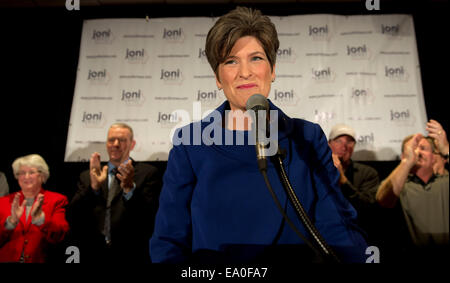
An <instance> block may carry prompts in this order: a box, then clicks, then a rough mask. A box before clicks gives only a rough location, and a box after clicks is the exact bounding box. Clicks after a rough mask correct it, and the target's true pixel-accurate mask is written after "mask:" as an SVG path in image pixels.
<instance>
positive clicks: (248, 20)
mask: <svg viewBox="0 0 450 283" xmlns="http://www.w3.org/2000/svg"><path fill="white" fill-rule="evenodd" d="M244 36H253V37H255V38H256V39H258V40H259V42H260V43H261V45H262V47H263V49H264V52H265V53H266V56H267V59H268V60H269V62H270V66H271V68H272V71H273V66H274V65H275V62H276V57H277V50H278V47H279V46H280V41H279V40H278V34H277V30H276V28H275V25H274V24H273V23H272V21H271V20H270V19H269V17H267V16H263V15H262V13H261V11H259V10H254V9H251V8H246V7H237V8H236V9H234V10H232V11H230V12H229V13H227V14H225V15H223V16H222V17H220V18H219V19H218V20H217V21H216V23H215V24H214V26H213V27H212V28H211V29H210V30H209V32H208V35H207V37H206V45H205V52H206V58H207V59H208V62H209V65H211V68H212V69H213V71H214V73H215V74H216V76H217V77H219V76H218V72H217V68H218V66H219V64H220V63H223V62H224V61H225V59H226V58H227V56H228V55H229V54H230V52H231V49H232V48H233V46H234V44H235V43H236V41H237V40H238V39H240V38H241V37H244Z"/></svg>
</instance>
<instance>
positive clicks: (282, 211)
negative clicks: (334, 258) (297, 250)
mask: <svg viewBox="0 0 450 283" xmlns="http://www.w3.org/2000/svg"><path fill="white" fill-rule="evenodd" d="M261 173H262V175H263V177H264V181H265V182H266V186H267V189H268V190H269V192H270V194H271V195H272V198H273V200H274V201H275V204H276V206H277V208H278V210H279V211H280V212H281V214H282V215H283V217H284V219H285V220H286V222H287V223H288V224H289V226H290V227H291V228H292V230H294V232H295V233H296V234H297V236H299V237H300V239H302V240H303V241H304V242H305V243H306V244H307V245H308V246H309V247H310V248H311V249H312V250H313V251H314V252H315V253H316V255H319V256H321V253H320V251H319V250H318V249H317V248H316V247H315V246H314V245H313V244H311V242H310V241H309V240H308V239H306V237H305V236H303V234H302V233H301V232H300V231H299V230H298V229H297V227H295V225H294V223H292V221H291V219H289V217H288V216H287V215H286V213H285V212H284V210H283V208H282V207H281V204H280V201H279V200H278V198H277V196H276V195H275V193H274V192H273V189H272V186H271V185H270V182H269V178H268V177H267V172H266V171H265V170H261Z"/></svg>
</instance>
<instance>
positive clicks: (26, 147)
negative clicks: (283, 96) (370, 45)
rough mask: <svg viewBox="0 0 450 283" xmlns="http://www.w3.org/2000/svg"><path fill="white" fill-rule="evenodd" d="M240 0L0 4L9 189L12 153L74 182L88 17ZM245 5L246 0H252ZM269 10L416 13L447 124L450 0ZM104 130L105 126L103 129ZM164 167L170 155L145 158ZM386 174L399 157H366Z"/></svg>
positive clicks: (434, 95)
mask: <svg viewBox="0 0 450 283" xmlns="http://www.w3.org/2000/svg"><path fill="white" fill-rule="evenodd" d="M235 6H236V4H215V5H214V4H212V5H206V4H202V5H196V4H190V5H187V4H185V5H175V4H154V5H145V6H137V5H120V6H117V5H116V6H107V5H106V6H101V7H84V6H83V1H81V9H80V10H79V11H68V10H66V9H65V7H64V6H62V7H51V8H50V7H31V8H5V7H2V8H1V9H0V37H1V44H0V55H1V61H0V62H1V64H0V68H1V84H0V88H1V93H0V97H1V100H0V101H1V104H0V105H1V111H0V112H1V114H0V115H1V116H0V117H1V118H0V119H1V122H2V123H1V125H2V127H1V128H0V129H1V138H0V140H1V142H0V144H1V149H2V150H1V152H0V154H1V158H0V171H3V172H5V174H6V176H7V179H8V183H9V186H10V190H11V191H17V190H19V187H18V184H17V181H16V180H15V179H14V176H13V174H12V169H11V164H12V162H13V161H14V159H15V158H17V157H19V156H24V155H27V154H31V153H38V154H40V155H41V156H42V157H44V159H45V160H46V161H47V163H48V165H49V167H50V179H49V180H48V183H47V184H46V185H44V187H45V188H47V189H50V190H53V191H57V192H60V193H63V194H66V195H67V196H68V197H69V199H70V198H71V197H72V195H73V194H74V192H75V190H76V182H77V179H78V176H79V173H80V172H81V171H82V170H85V169H87V168H88V164H87V163H66V162H64V153H65V146H66V139H67V131H68V123H69V118H70V111H71V106H72V99H73V94H74V87H75V79H76V70H77V64H78V55H79V46H80V39H81V30H82V24H83V20H84V19H95V18H134V17H136V18H145V16H147V15H148V16H149V17H178V16H193V17H197V16H220V15H222V14H224V13H226V12H227V11H229V10H231V9H232V8H234V7H235ZM247 6H248V5H247ZM251 6H252V7H255V8H259V9H261V10H262V12H263V13H264V14H267V15H280V16H283V15H294V14H314V13H332V14H341V15H358V14H361V15H368V14H391V13H402V14H412V15H413V19H414V25H415V32H416V38H417V45H418V52H419V61H420V65H421V71H422V85H423V90H424V96H425V103H426V105H425V106H426V110H427V115H428V118H433V119H436V120H438V121H439V122H440V123H441V124H442V125H443V126H444V129H445V130H446V131H447V130H448V119H447V112H446V111H447V107H446V105H447V104H446V100H447V95H448V93H449V91H448V88H447V87H444V86H445V83H447V82H448V75H449V72H448V68H449V65H448V58H449V55H448V53H449V49H448V44H447V38H446V37H447V36H448V34H449V32H448V26H449V9H448V6H449V5H448V1H440V0H434V1H431V0H429V1H383V0H381V10H380V11H367V10H366V8H365V1H360V2H358V1H351V2H348V1H343V2H337V1H333V2H331V3H326V2H322V1H321V2H318V3H315V2H308V3H303V2H298V3H285V4H281V3H280V4H274V3H272V4H270V3H266V4H252V5H251ZM105 137H106V133H105ZM148 163H150V164H153V165H156V166H157V167H158V168H160V169H161V172H163V171H164V170H165V167H166V162H148ZM365 163H367V164H369V165H372V166H373V167H374V168H375V169H377V170H378V172H379V174H380V178H381V179H383V178H385V177H387V175H388V174H389V173H390V172H391V170H392V169H393V168H394V167H395V166H396V165H397V163H398V162H397V161H391V162H382V161H377V162H365Z"/></svg>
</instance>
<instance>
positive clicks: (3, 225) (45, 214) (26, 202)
mask: <svg viewBox="0 0 450 283" xmlns="http://www.w3.org/2000/svg"><path fill="white" fill-rule="evenodd" d="M12 167H13V171H14V176H15V177H16V179H17V180H18V182H19V186H20V188H21V191H19V192H17V193H12V194H9V195H7V196H4V197H1V198H0V262H45V260H46V250H47V246H48V244H55V243H59V242H61V241H62V240H63V239H64V237H65V235H66V234H67V232H68V230H69V224H68V223H67V221H66V217H65V213H66V210H65V207H66V205H67V203H68V202H67V197H65V196H63V195H61V194H58V193H54V192H50V191H46V190H44V189H43V188H42V184H44V183H45V182H46V181H47V179H48V177H49V175H50V173H49V169H48V165H47V164H46V162H45V160H44V159H43V158H42V157H41V156H39V155H37V154H31V155H27V156H23V157H19V158H17V159H16V160H15V161H14V162H13V164H12Z"/></svg>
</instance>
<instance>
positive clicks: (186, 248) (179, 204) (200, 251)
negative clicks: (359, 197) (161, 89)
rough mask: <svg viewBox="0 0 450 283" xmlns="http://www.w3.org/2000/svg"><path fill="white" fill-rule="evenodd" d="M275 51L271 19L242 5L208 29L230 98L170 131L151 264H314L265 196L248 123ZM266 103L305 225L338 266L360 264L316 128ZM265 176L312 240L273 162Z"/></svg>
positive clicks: (350, 219)
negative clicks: (171, 142) (249, 107)
mask: <svg viewBox="0 0 450 283" xmlns="http://www.w3.org/2000/svg"><path fill="white" fill-rule="evenodd" d="M278 47H279V41H278V37H277V32H276V29H275V26H274V25H273V23H272V22H271V21H270V19H269V18H268V17H266V16H263V15H262V14H261V13H260V12H259V11H257V10H252V9H249V8H241V7H238V8H237V9H235V10H233V11H231V12H230V13H228V14H226V15H224V16H222V17H221V18H220V19H219V20H218V21H217V22H216V23H215V25H214V26H213V27H212V28H211V30H210V31H209V33H208V36H207V40H206V48H205V50H206V54H207V58H208V61H209V63H210V65H211V67H212V68H213V70H214V73H215V76H216V84H217V86H218V88H219V89H223V91H224V94H225V96H226V98H227V101H225V102H224V103H223V104H222V105H221V106H220V107H219V108H217V109H216V111H214V112H213V113H212V114H211V115H210V116H208V117H206V118H205V119H203V120H202V121H200V122H196V123H192V124H190V125H188V126H185V127H183V128H181V129H179V130H178V131H176V133H175V136H174V147H173V148H172V150H171V151H170V154H169V160H168V165H167V170H166V173H165V175H164V186H163V189H162V192H161V196H160V204H159V210H158V213H157V216H156V223H155V230H154V234H153V236H152V238H151V240H150V253H151V255H152V261H153V262H171V263H180V262H228V263H242V262H267V261H270V262H279V261H280V260H283V259H284V258H286V256H287V257H288V258H291V259H292V258H295V259H297V260H300V261H310V260H314V257H313V256H312V254H313V253H312V251H311V250H309V248H308V247H307V246H306V245H305V242H304V241H303V240H302V239H301V238H300V237H299V236H298V235H297V234H296V233H295V232H294V230H293V229H292V228H291V227H290V226H289V225H288V224H287V223H286V221H285V219H284V218H283V216H282V214H281V213H280V211H279V210H278V209H277V206H276V205H275V202H274V200H273V198H272V196H271V194H270V193H269V191H268V190H267V188H266V184H265V182H264V178H263V176H262V175H261V173H260V172H259V170H258V166H257V161H256V153H255V146H254V143H253V144H251V142H249V140H250V137H249V135H250V134H249V132H250V131H249V130H250V127H251V125H250V124H248V123H245V122H247V121H248V120H249V119H251V118H248V116H246V115H245V111H246V103H247V100H248V99H249V97H251V96H252V95H254V94H256V93H258V94H262V95H263V96H265V97H268V95H269V92H270V87H271V83H272V82H273V81H274V80H275V59H276V52H277V49H278ZM269 105H270V110H272V111H275V112H272V111H271V113H276V114H277V115H275V117H276V116H277V117H278V119H277V121H276V123H277V127H278V132H277V134H278V137H277V141H278V144H279V147H280V148H282V149H284V150H285V151H286V155H285V158H284V160H283V162H284V168H285V170H286V172H287V174H288V177H289V179H290V181H291V184H292V187H293V188H294V190H295V192H296V194H297V196H298V197H299V200H300V202H301V203H302V205H303V207H304V208H305V210H306V212H307V214H308V216H309V217H310V219H311V221H312V222H313V223H314V225H315V227H316V228H317V230H318V231H319V232H320V234H321V235H322V237H323V238H324V240H325V241H326V242H327V243H328V245H329V246H331V248H332V249H333V250H334V252H335V253H336V255H337V256H338V258H339V259H340V260H341V261H342V262H362V261H364V258H365V249H366V247H367V245H366V242H365V240H364V238H363V237H362V235H361V232H360V230H359V228H358V227H357V226H355V224H354V222H355V218H356V211H355V210H354V208H353V207H352V206H351V205H350V204H349V203H348V201H346V200H345V198H344V197H343V195H342V193H341V192H340V189H339V187H338V179H339V173H338V171H337V170H336V168H335V167H334V165H333V161H332V158H331V150H330V148H329V147H328V143H327V139H326V137H325V135H324V133H323V131H322V129H321V128H320V126H319V125H317V124H314V123H311V122H308V121H305V120H302V119H291V118H289V117H288V116H287V115H285V114H284V113H283V112H282V111H281V110H280V109H278V108H277V107H276V106H275V105H273V104H272V103H271V102H269ZM272 116H273V115H272ZM272 116H271V117H270V119H271V120H273V118H274V117H272ZM243 121H244V123H241V122H243ZM198 129H200V131H199V130H198ZM212 129H213V130H212ZM199 133H200V135H201V139H200V138H199V136H198V135H199ZM196 135H197V136H196ZM230 137H232V139H230ZM238 140H241V141H242V140H243V141H244V142H243V144H242V143H239V141H238ZM230 141H232V142H231V143H232V144H231V145H230ZM267 174H268V177H269V180H271V184H272V187H273V190H274V193H275V195H276V196H277V198H278V199H279V201H280V203H281V206H282V208H283V209H284V212H285V213H286V214H287V216H288V217H289V218H290V219H291V220H292V222H293V224H294V225H295V227H296V228H297V229H298V230H299V231H300V232H301V233H302V234H303V235H305V237H307V238H309V239H310V240H311V237H310V235H309V234H308V233H307V230H306V229H305V227H304V225H303V224H302V223H301V221H300V220H299V219H298V218H297V215H296V213H295V210H294V208H293V206H292V204H291V203H290V202H289V201H288V198H287V196H286V194H285V192H284V190H283V187H282V185H281V183H280V181H279V179H278V175H277V173H276V170H275V168H274V165H273V164H272V163H270V162H269V164H268V167H267Z"/></svg>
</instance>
